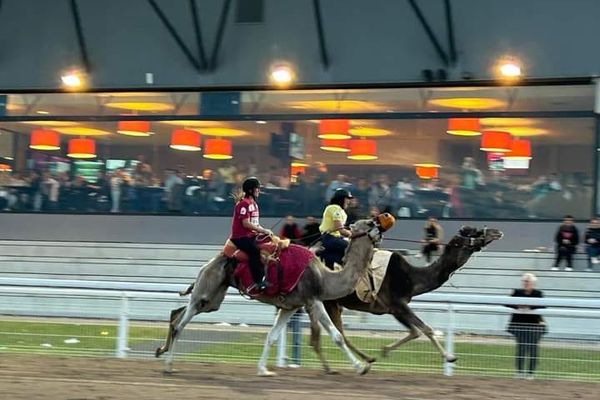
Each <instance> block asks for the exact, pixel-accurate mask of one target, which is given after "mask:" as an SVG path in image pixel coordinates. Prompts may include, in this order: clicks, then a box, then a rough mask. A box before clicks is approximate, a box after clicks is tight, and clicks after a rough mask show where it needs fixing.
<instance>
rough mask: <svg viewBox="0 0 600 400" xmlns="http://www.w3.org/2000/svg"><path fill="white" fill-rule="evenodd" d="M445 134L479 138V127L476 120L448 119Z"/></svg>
mask: <svg viewBox="0 0 600 400" xmlns="http://www.w3.org/2000/svg"><path fill="white" fill-rule="evenodd" d="M446 132H447V133H449V134H450V135H456V136H479V135H481V126H480V125H479V119H478V118H450V119H449V120H448V130H447V131H446Z"/></svg>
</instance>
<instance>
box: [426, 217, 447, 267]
mask: <svg viewBox="0 0 600 400" xmlns="http://www.w3.org/2000/svg"><path fill="white" fill-rule="evenodd" d="M424 231H425V232H424V233H425V235H424V237H423V240H421V242H423V248H422V249H421V254H423V256H424V257H425V260H426V261H427V262H428V263H429V262H431V256H432V254H433V253H434V252H437V251H438V250H439V249H440V242H441V241H442V238H443V236H444V231H443V229H442V226H441V225H440V224H439V222H438V220H437V219H436V218H435V217H429V218H428V219H427V222H426V223H425V227H424Z"/></svg>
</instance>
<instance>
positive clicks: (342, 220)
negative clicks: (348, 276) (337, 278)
mask: <svg viewBox="0 0 600 400" xmlns="http://www.w3.org/2000/svg"><path fill="white" fill-rule="evenodd" d="M350 199H352V194H350V192H349V191H347V190H346V189H337V190H336V191H335V192H334V193H333V196H332V197H331V200H330V201H329V205H328V206H327V207H325V211H323V218H322V220H321V221H322V222H321V225H320V226H319V231H321V234H322V236H321V243H322V244H323V247H324V248H325V250H324V251H323V261H324V262H325V265H326V266H327V267H329V268H332V269H333V264H334V263H338V264H340V265H341V264H342V258H343V257H344V253H345V252H346V247H348V241H347V240H346V239H344V238H348V237H350V235H351V232H350V230H349V229H346V228H345V224H346V219H348V216H347V215H346V208H348V205H349V204H350Z"/></svg>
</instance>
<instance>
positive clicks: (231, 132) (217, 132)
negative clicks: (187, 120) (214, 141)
mask: <svg viewBox="0 0 600 400" xmlns="http://www.w3.org/2000/svg"><path fill="white" fill-rule="evenodd" d="M194 130H195V131H198V132H200V133H202V134H204V135H207V136H218V137H238V136H246V135H248V132H246V131H243V130H241V129H232V128H223V127H218V128H217V127H215V128H210V127H209V128H200V129H194Z"/></svg>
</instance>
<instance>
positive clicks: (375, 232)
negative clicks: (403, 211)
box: [350, 223, 383, 244]
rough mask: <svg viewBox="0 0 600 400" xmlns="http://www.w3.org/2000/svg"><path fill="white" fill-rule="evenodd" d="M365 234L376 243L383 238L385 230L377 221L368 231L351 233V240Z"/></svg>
mask: <svg viewBox="0 0 600 400" xmlns="http://www.w3.org/2000/svg"><path fill="white" fill-rule="evenodd" d="M363 236H368V237H369V239H370V240H371V243H373V244H376V243H378V242H380V241H381V240H382V239H383V231H382V230H381V227H380V226H379V224H377V223H375V225H374V226H373V227H372V228H370V229H369V230H367V231H361V232H353V233H352V235H350V240H352V239H358V238H360V237H363Z"/></svg>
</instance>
